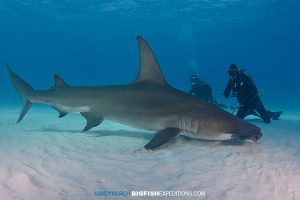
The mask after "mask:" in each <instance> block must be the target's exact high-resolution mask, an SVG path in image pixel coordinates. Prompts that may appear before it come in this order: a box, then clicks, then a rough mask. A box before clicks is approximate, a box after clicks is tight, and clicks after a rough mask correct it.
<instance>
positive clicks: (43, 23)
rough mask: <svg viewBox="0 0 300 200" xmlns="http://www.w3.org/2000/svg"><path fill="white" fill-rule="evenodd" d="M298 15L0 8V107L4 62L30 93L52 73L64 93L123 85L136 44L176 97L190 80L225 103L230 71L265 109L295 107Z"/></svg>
mask: <svg viewBox="0 0 300 200" xmlns="http://www.w3.org/2000/svg"><path fill="white" fill-rule="evenodd" d="M299 8H300V1H298V0H266V1H259V0H252V1H248V0H234V1H233V0H214V1H210V0H205V1H194V0H186V1H161V0H153V1H134V0H117V1H112V0H110V1H104V0H102V1H96V0H84V1H83V0H77V1H69V0H61V1H56V0H44V1H35V0H23V1H21V0H1V1H0V27H1V29H0V63H1V66H2V67H1V70H0V76H1V83H0V89H1V91H2V92H1V94H0V97H1V101H2V102H3V104H14V103H16V102H18V103H19V99H18V98H17V95H16V93H15V91H14V90H13V88H12V86H11V84H10V83H9V80H8V78H7V76H6V73H5V64H4V63H5V62H7V63H9V65H11V66H12V68H13V69H14V70H15V71H16V72H17V73H18V74H20V75H21V76H22V77H23V78H24V79H25V80H27V81H28V82H29V83H30V84H32V86H33V87H34V88H36V89H46V88H49V87H51V86H52V85H53V78H52V76H53V74H54V73H57V74H60V75H61V76H62V77H63V78H64V79H65V80H66V82H68V83H69V84H71V85H109V84H126V83H128V82H130V81H131V80H133V79H134V78H135V76H136V74H137V70H138V49H137V41H136V38H135V37H136V36H137V35H142V36H144V37H145V38H146V39H147V40H148V42H149V43H150V45H151V46H152V48H153V50H154V52H155V54H156V57H157V58H158V60H159V63H160V65H161V68H162V71H163V72H164V74H165V76H166V78H167V80H168V81H169V82H170V84H171V85H173V86H175V87H177V88H179V89H182V90H188V89H189V76H190V74H193V73H196V74H198V75H199V77H201V78H202V79H204V80H206V81H207V82H208V83H209V84H211V86H212V87H213V89H214V94H215V96H216V98H217V99H218V100H219V101H223V102H225V103H226V101H225V99H223V97H222V95H221V94H222V91H223V89H224V87H225V84H226V81H227V78H228V77H227V68H228V66H229V65H230V64H231V63H236V64H237V65H238V66H240V67H242V68H245V69H246V70H247V71H248V72H249V73H250V74H251V75H252V76H253V78H254V79H255V81H256V83H257V85H258V87H259V88H262V89H264V91H265V92H264V94H263V96H262V99H263V100H264V102H265V104H266V106H267V107H268V105H269V106H271V107H275V108H280V109H287V107H289V108H299V104H298V102H299V100H300V92H299V78H298V77H299V72H300V70H299V66H300V60H299V52H300V39H299V32H300V22H299V15H300V14H299V12H298V10H299ZM227 102H228V100H227Z"/></svg>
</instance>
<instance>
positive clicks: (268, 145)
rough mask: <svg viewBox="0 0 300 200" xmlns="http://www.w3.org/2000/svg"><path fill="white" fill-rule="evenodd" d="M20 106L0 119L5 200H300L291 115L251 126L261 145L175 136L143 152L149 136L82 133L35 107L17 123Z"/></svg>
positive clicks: (111, 127) (298, 144)
mask: <svg viewBox="0 0 300 200" xmlns="http://www.w3.org/2000/svg"><path fill="white" fill-rule="evenodd" d="M20 107H21V106H17V107H14V108H3V107H2V108H1V112H0V118H1V120H0V130H1V131H0V158H1V161H0V197H1V198H0V199H3V200H4V199H5V200H10V199H18V200H19V199H26V200H27V199H28V200H40V199H50V200H52V199H72V200H73V199H115V198H113V197H105V198H104V197H97V196H95V191H105V190H109V191H112V190H122V191H131V190H170V191H174V190H180V191H183V190H188V191H189V190H191V191H199V190H204V191H205V195H206V196H205V197H200V198H195V197H188V198H180V199H228V200H229V199H230V200H231V199H243V200H248V199H263V200H266V199H270V200H271V199H272V200H275V199H280V200H283V199H295V200H296V199H300V112H297V111H292V112H288V111H285V113H284V115H283V116H282V119H281V120H278V121H273V122H272V124H270V125H266V124H264V123H262V122H261V121H260V120H257V119H255V118H253V119H249V121H251V122H253V123H255V124H257V125H258V126H259V127H261V129H262V132H263V133H264V138H263V140H262V141H260V142H259V143H248V142H239V141H237V140H235V141H231V142H207V141H195V140H187V139H185V138H182V137H180V138H178V139H177V140H176V141H174V142H173V143H171V144H169V145H168V146H167V147H164V148H162V149H159V150H156V151H146V150H142V147H143V146H144V145H145V144H146V143H147V142H148V141H149V140H150V139H151V138H152V136H153V134H152V133H149V132H145V131H141V130H136V129H133V128H130V127H126V126H122V125H120V124H117V123H113V122H110V121H105V122H104V123H103V124H102V125H101V126H99V127H97V128H94V129H92V130H91V131H89V133H88V134H84V133H82V132H81V130H82V128H83V127H84V125H85V119H84V118H83V117H82V116H80V115H76V114H70V115H68V116H66V117H65V118H62V119H59V118H57V113H56V111H54V110H52V109H51V108H48V107H46V108H44V107H43V108H40V107H34V108H33V109H31V110H30V111H29V113H28V114H27V115H26V116H25V118H24V120H23V121H22V122H21V123H19V124H16V123H15V122H16V120H17V117H18V114H19V111H20V109H21V108H20ZM117 199H138V198H133V197H126V198H124V197H123V198H122V197H118V198H117ZM144 199H161V198H144ZM165 199H166V198H165ZM168 199H177V198H168Z"/></svg>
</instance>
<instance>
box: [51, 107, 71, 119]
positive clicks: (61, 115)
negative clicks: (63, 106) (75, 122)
mask: <svg viewBox="0 0 300 200" xmlns="http://www.w3.org/2000/svg"><path fill="white" fill-rule="evenodd" d="M51 107H52V108H54V109H55V110H57V112H58V113H59V116H58V117H59V118H62V117H64V116H66V115H67V114H68V112H66V111H63V110H60V109H58V108H56V107H54V106H51Z"/></svg>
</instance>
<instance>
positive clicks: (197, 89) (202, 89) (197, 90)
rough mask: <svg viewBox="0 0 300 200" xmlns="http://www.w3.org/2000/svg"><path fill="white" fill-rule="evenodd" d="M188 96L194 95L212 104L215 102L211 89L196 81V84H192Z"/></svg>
mask: <svg viewBox="0 0 300 200" xmlns="http://www.w3.org/2000/svg"><path fill="white" fill-rule="evenodd" d="M189 94H192V95H195V96H196V97H198V98H200V99H202V100H204V101H207V102H209V103H212V104H214V103H215V100H214V98H213V95H212V89H211V87H210V86H209V85H208V84H207V83H205V82H204V81H200V80H199V81H197V83H195V84H192V87H191V89H190V91H189Z"/></svg>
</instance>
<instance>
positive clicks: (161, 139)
mask: <svg viewBox="0 0 300 200" xmlns="http://www.w3.org/2000/svg"><path fill="white" fill-rule="evenodd" d="M179 133H180V129H179V128H166V129H163V130H161V131H158V132H157V133H156V134H155V136H154V137H153V139H152V140H151V141H150V142H149V143H148V144H146V145H145V149H147V150H148V149H156V148H158V147H160V146H162V145H164V144H166V143H167V142H169V141H170V140H171V139H173V138H175V137H176V136H177V135H178V134H179Z"/></svg>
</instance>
